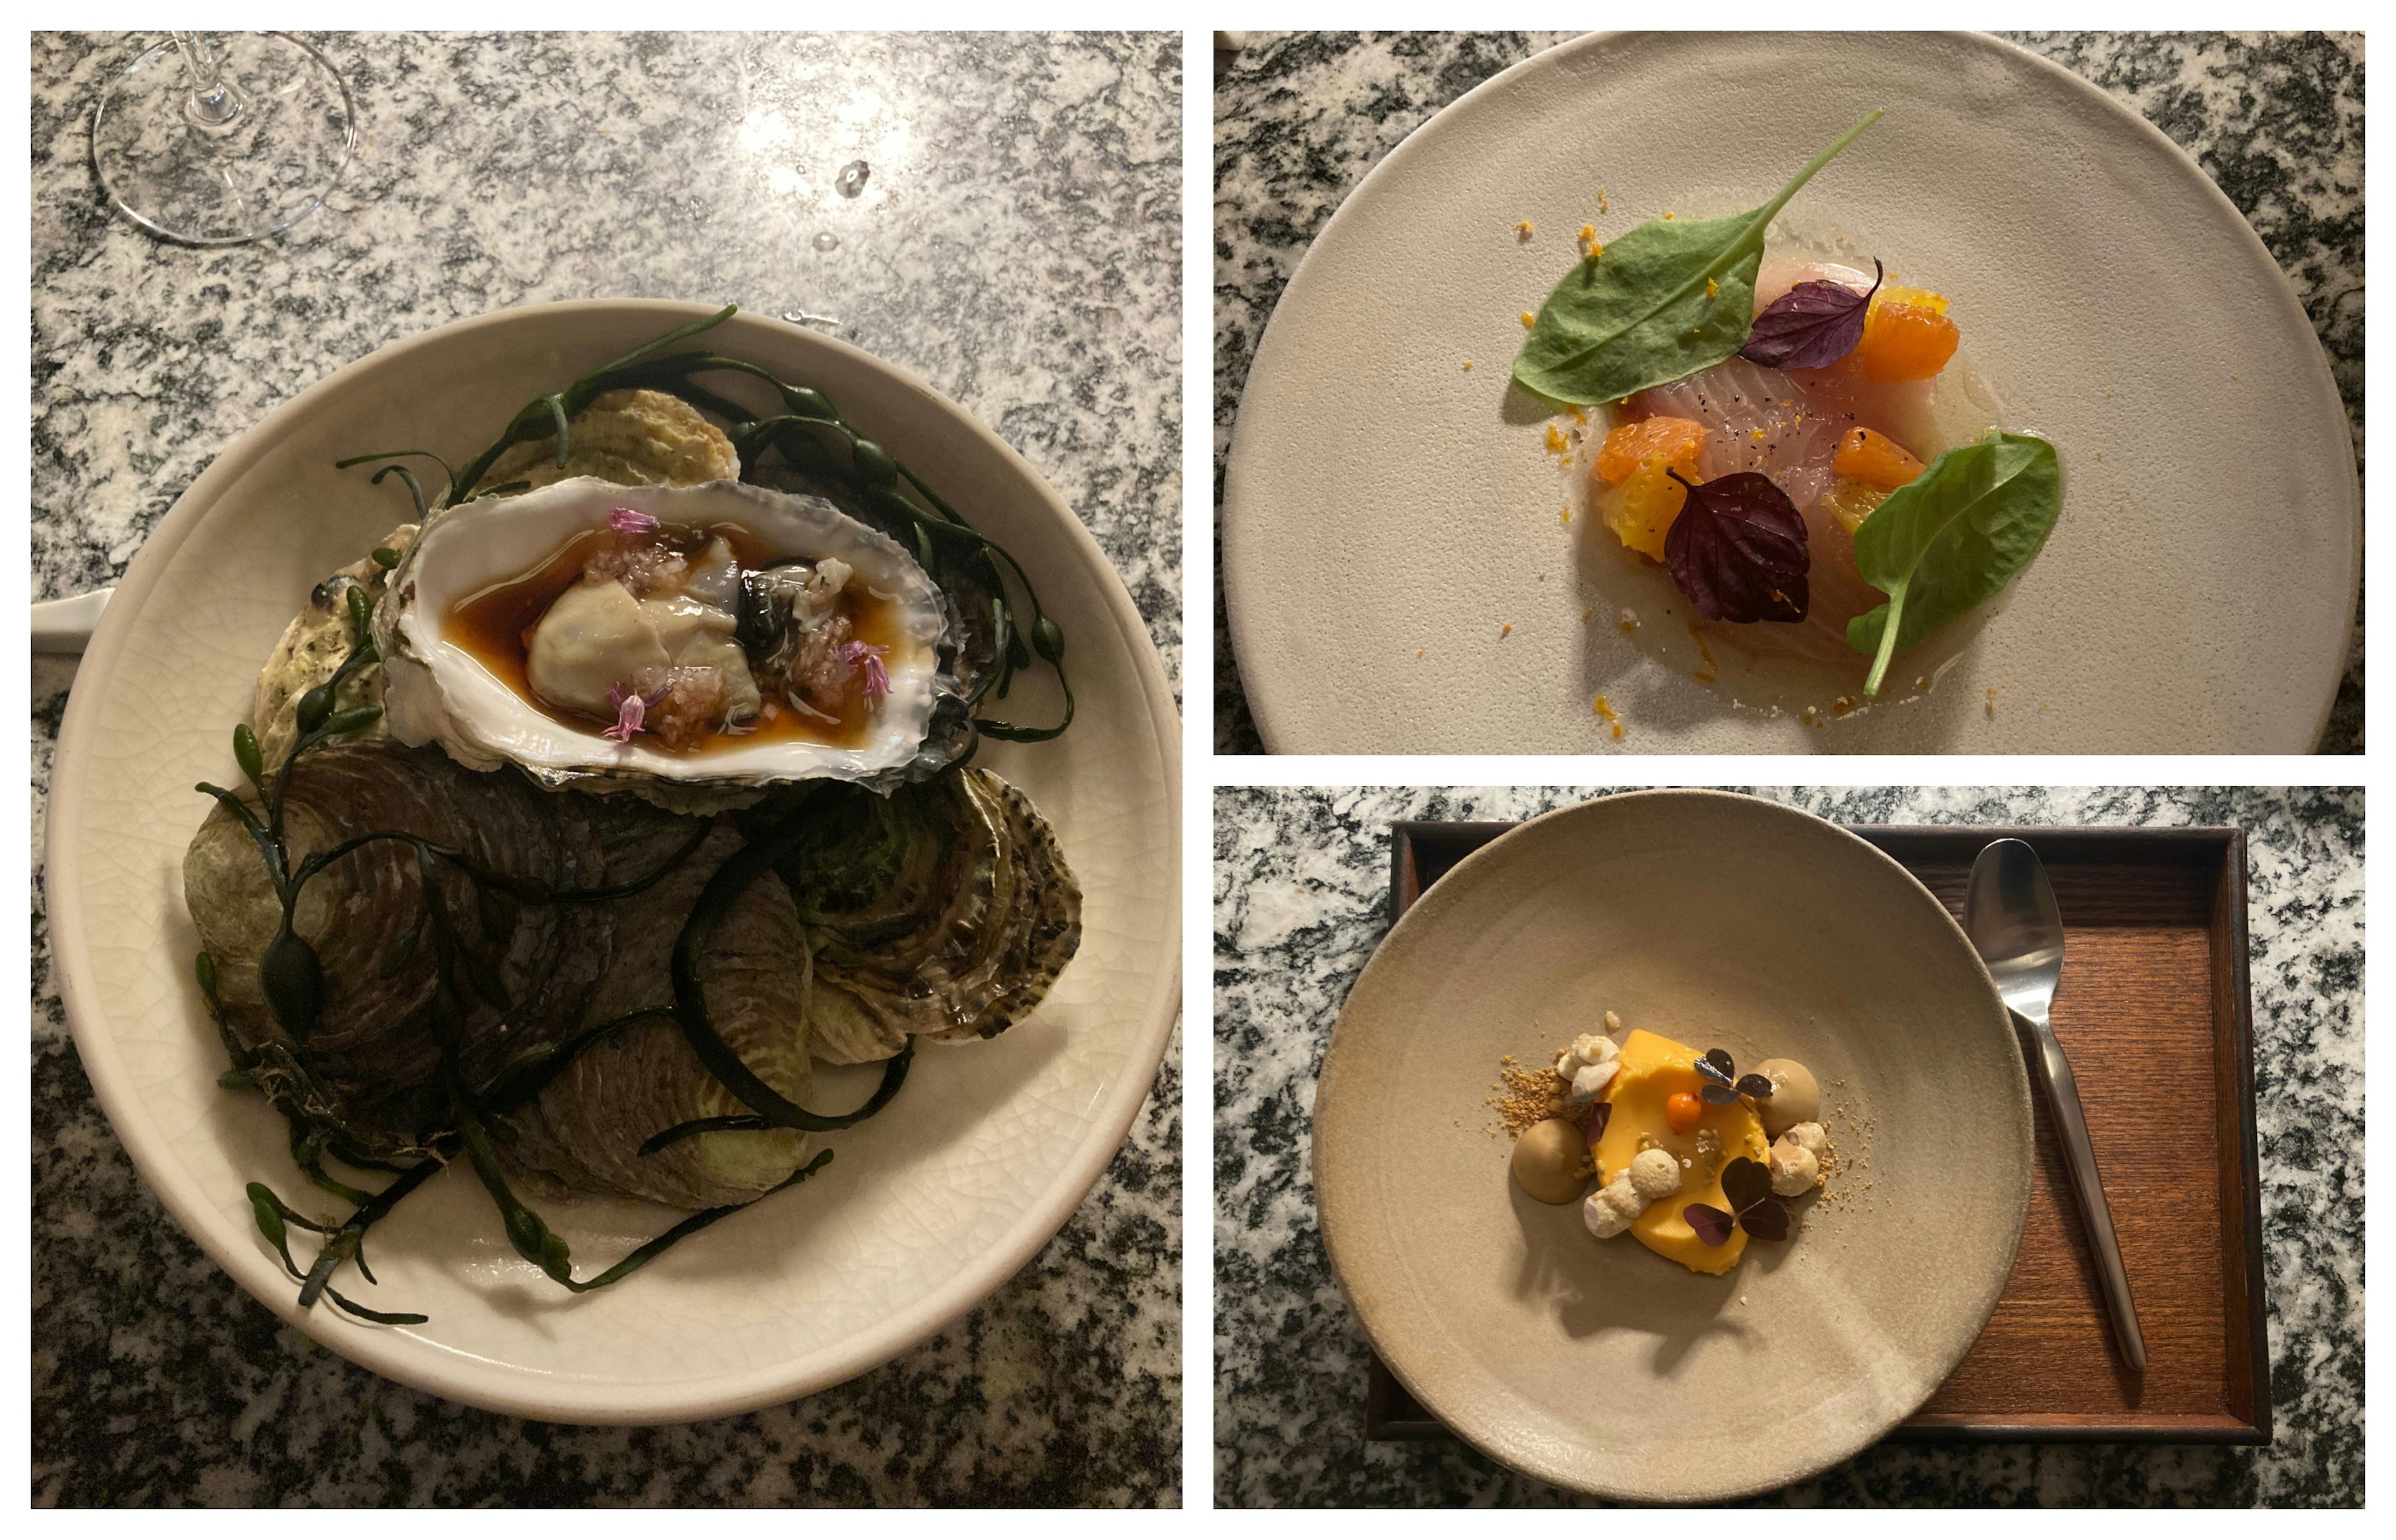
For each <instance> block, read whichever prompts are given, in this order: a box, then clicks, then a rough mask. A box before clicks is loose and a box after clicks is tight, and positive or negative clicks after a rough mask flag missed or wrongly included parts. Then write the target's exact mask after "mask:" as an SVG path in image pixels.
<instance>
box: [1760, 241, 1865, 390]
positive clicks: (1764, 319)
mask: <svg viewBox="0 0 2396 1540" xmlns="http://www.w3.org/2000/svg"><path fill="white" fill-rule="evenodd" d="M1880 283H1881V265H1880V259H1879V258H1877V257H1875V258H1873V259H1872V285H1871V287H1870V288H1869V289H1866V290H1865V291H1864V292H1863V293H1861V294H1857V292H1856V291H1855V290H1853V289H1851V288H1849V287H1847V285H1844V284H1837V283H1831V282H1829V281H1828V280H1824V279H1816V280H1815V281H1813V282H1812V283H1806V284H1799V285H1797V286H1796V287H1794V288H1792V289H1790V291H1789V292H1788V293H1786V294H1784V295H1782V296H1781V297H1780V298H1779V299H1775V300H1774V301H1772V303H1770V304H1769V305H1766V306H1765V307H1764V313H1763V314H1762V315H1759V316H1757V317H1756V318H1755V325H1753V326H1751V327H1750V328H1749V330H1748V334H1747V346H1746V347H1744V348H1741V349H1740V350H1739V351H1738V355H1739V357H1741V358H1744V359H1747V360H1749V361H1750V362H1752V363H1756V364H1761V365H1764V366H1765V367H1766V368H1771V369H1821V368H1828V367H1829V366H1830V365H1833V364H1836V363H1837V362H1838V361H1839V360H1840V359H1842V358H1844V357H1846V356H1847V354H1849V353H1851V352H1855V351H1856V344H1857V343H1858V342H1860V341H1862V340H1863V339H1864V317H1865V315H1866V314H1867V313H1868V312H1870V308H1871V297H1872V296H1873V295H1874V294H1876V293H1878V292H1879V291H1880Z"/></svg>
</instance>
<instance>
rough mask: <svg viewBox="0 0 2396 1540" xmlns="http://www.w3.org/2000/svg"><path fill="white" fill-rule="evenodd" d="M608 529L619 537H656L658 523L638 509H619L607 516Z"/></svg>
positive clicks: (650, 515) (652, 516) (654, 518)
mask: <svg viewBox="0 0 2396 1540" xmlns="http://www.w3.org/2000/svg"><path fill="white" fill-rule="evenodd" d="M607 527H608V528H610V529H612V530H614V531H615V532H616V533H617V534H619V535H654V534H656V533H657V532H658V521H657V519H656V517H655V516H654V515H652V514H647V513H644V512H642V511H640V510H639V509H637V508H619V509H618V510H616V511H614V512H613V513H610V514H608V515H607Z"/></svg>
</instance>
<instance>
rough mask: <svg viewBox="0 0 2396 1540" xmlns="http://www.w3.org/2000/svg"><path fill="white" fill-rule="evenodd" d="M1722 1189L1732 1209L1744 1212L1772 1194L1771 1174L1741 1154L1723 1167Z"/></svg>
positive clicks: (1759, 1163) (1759, 1164)
mask: <svg viewBox="0 0 2396 1540" xmlns="http://www.w3.org/2000/svg"><path fill="white" fill-rule="evenodd" d="M1722 1189H1723V1196H1724V1197H1725V1198H1727V1199H1729V1200H1730V1206H1731V1207H1732V1209H1733V1210H1735V1211H1737V1212H1741V1213H1744V1212H1745V1211H1747V1210H1748V1209H1751V1208H1753V1207H1754V1206H1755V1205H1756V1204H1758V1203H1761V1202H1763V1201H1765V1200H1767V1199H1769V1198H1770V1197H1771V1196H1772V1174H1771V1173H1770V1172H1768V1171H1766V1170H1764V1166H1763V1165H1762V1163H1761V1162H1755V1161H1750V1160H1749V1159H1748V1158H1747V1157H1746V1156H1744V1155H1741V1156H1738V1157H1737V1158H1736V1159H1735V1160H1733V1161H1732V1162H1730V1163H1729V1164H1728V1165H1726V1166H1724V1167H1723V1174H1722Z"/></svg>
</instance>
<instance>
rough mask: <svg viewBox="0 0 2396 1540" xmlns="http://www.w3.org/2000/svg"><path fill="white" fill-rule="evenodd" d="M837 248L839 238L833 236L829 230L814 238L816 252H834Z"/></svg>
mask: <svg viewBox="0 0 2396 1540" xmlns="http://www.w3.org/2000/svg"><path fill="white" fill-rule="evenodd" d="M839 246H840V237H839V236H837V235H835V234H833V233H832V232H831V231H829V230H827V231H823V232H820V233H819V234H818V235H817V236H816V249H817V250H818V251H832V250H836V249H837V248H838V247H839Z"/></svg>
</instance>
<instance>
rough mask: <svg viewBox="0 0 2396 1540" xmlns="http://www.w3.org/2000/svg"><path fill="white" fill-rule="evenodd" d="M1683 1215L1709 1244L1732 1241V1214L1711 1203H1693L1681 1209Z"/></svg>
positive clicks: (1722, 1243) (1701, 1238)
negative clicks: (1725, 1212)
mask: <svg viewBox="0 0 2396 1540" xmlns="http://www.w3.org/2000/svg"><path fill="white" fill-rule="evenodd" d="M1681 1217H1682V1218H1684V1219H1685V1220H1687V1221H1688V1222H1689V1228H1691V1229H1693V1230H1695V1231H1697V1239H1698V1240H1700V1241H1704V1242H1705V1243H1706V1244H1707V1245H1709V1246H1720V1245H1724V1244H1727V1243H1728V1241H1730V1227H1731V1222H1732V1221H1731V1216H1730V1215H1727V1214H1724V1212H1723V1211H1722V1210H1720V1209H1718V1208H1716V1207H1714V1206H1713V1205H1712V1204H1711V1203H1691V1204H1690V1205H1689V1206H1688V1207H1687V1208H1684V1209H1683V1210H1682V1211H1681Z"/></svg>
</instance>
